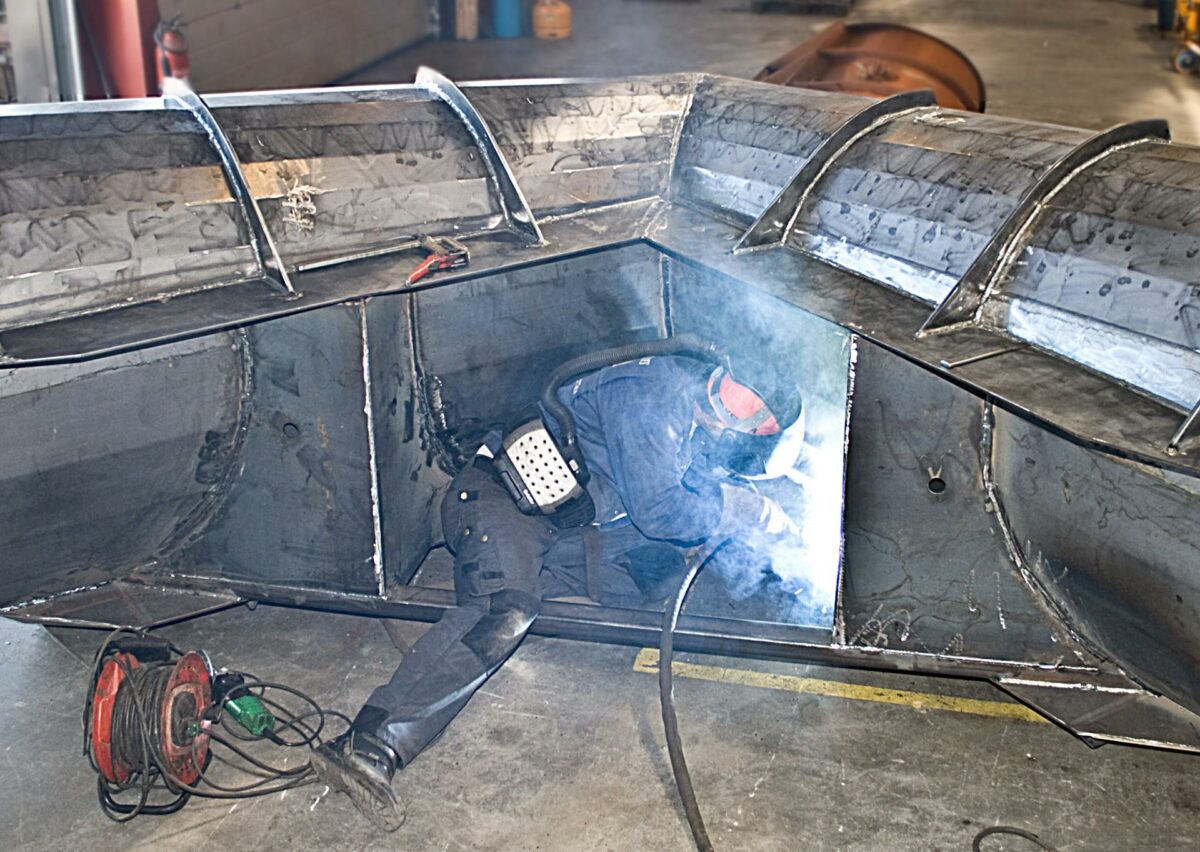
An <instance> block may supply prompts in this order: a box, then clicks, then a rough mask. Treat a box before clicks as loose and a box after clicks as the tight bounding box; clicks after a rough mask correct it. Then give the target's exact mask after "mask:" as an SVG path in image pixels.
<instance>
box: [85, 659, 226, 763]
mask: <svg viewBox="0 0 1200 852" xmlns="http://www.w3.org/2000/svg"><path fill="white" fill-rule="evenodd" d="M118 647H119V643H114V644H113V646H111V648H118ZM106 653H107V654H108V656H107V658H106V659H105V660H104V663H103V666H102V668H101V669H100V673H99V675H98V676H97V678H96V686H95V689H94V690H93V693H92V706H91V715H90V724H89V733H90V738H89V743H90V747H91V752H92V756H93V758H94V760H95V762H96V768H97V770H99V772H100V775H101V776H102V777H103V778H104V779H105V780H106V781H108V782H109V783H111V784H125V783H127V782H128V781H129V780H130V778H131V777H132V776H133V774H134V772H135V771H139V770H145V769H148V768H149V767H137V766H132V765H130V764H129V763H128V757H129V755H130V754H136V753H137V749H138V748H139V746H136V745H135V744H134V743H122V744H121V745H120V746H118V747H117V748H115V749H114V746H113V732H114V729H113V717H114V715H115V710H116V707H117V698H118V696H119V695H120V694H121V691H122V689H123V688H124V689H131V688H132V686H131V684H130V683H129V680H130V678H131V676H132V672H134V671H137V670H138V669H139V668H142V662H141V660H139V658H138V657H137V655H136V654H134V653H129V652H126V651H121V650H117V651H116V652H115V653H109V652H108V651H106ZM162 696H163V698H162V701H161V703H160V705H159V706H157V707H149V706H147V707H144V708H143V709H144V710H145V712H146V714H147V715H149V714H157V715H158V731H159V736H160V741H159V742H158V743H155V744H152V747H155V746H156V747H157V751H158V754H159V757H160V759H161V760H162V763H163V765H164V768H165V769H166V770H167V771H168V780H169V781H171V782H174V783H176V784H184V785H187V786H189V787H190V786H194V785H195V784H196V782H197V781H199V780H200V773H201V769H202V767H203V766H204V764H205V763H206V762H207V759H208V746H209V735H208V728H207V725H206V724H205V722H204V714H205V713H206V712H207V710H208V709H209V707H211V706H212V680H211V677H210V675H209V667H208V663H207V661H206V660H205V659H204V657H203V656H202V655H201V654H199V653H197V652H195V651H189V652H188V653H186V654H183V655H182V656H181V657H179V659H178V660H176V661H175V663H174V665H173V666H172V668H171V672H170V675H169V676H168V678H167V684H166V688H165V690H164V691H163V692H162ZM123 700H125V701H132V700H133V696H132V695H128V696H125V698H124V699H123ZM143 700H145V699H143ZM149 721H150V720H147V723H149ZM118 736H120V735H118Z"/></svg>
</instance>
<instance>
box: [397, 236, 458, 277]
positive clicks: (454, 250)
mask: <svg viewBox="0 0 1200 852" xmlns="http://www.w3.org/2000/svg"><path fill="white" fill-rule="evenodd" d="M421 248H423V249H425V251H427V252H429V257H427V258H425V259H424V260H423V261H421V264H420V265H419V266H418V267H417V268H416V269H414V270H413V271H412V273H411V274H410V275H409V276H408V279H407V280H406V281H405V283H406V284H415V283H416V282H418V281H420V280H421V279H422V278H424V277H425V276H426V275H428V274H429V273H430V272H441V271H442V270H444V269H457V268H458V267H460V266H466V265H467V264H468V263H470V262H471V253H470V252H469V251H467V247H466V246H465V245H463V244H462V243H460V242H459V241H458V240H456V239H454V238H453V237H421Z"/></svg>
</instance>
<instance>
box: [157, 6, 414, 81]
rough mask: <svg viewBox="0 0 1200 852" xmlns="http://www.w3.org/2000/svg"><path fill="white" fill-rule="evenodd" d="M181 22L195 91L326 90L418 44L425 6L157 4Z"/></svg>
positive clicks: (170, 16)
mask: <svg viewBox="0 0 1200 852" xmlns="http://www.w3.org/2000/svg"><path fill="white" fill-rule="evenodd" d="M158 6H159V12H160V14H161V15H162V17H163V19H164V20H167V19H170V18H172V17H174V16H175V15H180V16H182V19H183V22H184V24H185V25H186V29H185V32H186V34H187V39H188V45H189V48H190V53H191V79H192V83H193V84H194V85H195V86H196V88H197V90H199V91H202V92H204V91H208V92H213V91H240V90H246V89H274V88H284V87H298V86H316V85H322V84H325V83H329V82H330V81H332V80H336V79H337V78H339V77H342V76H344V75H346V74H348V73H349V72H351V71H353V70H355V69H357V68H361V67H362V66H364V65H366V64H367V63H369V62H371V61H372V60H374V59H377V58H379V57H381V56H384V55H385V54H388V53H391V52H392V51H394V50H398V49H400V48H402V47H406V46H408V45H410V44H413V43H414V42H417V41H420V40H421V39H422V38H424V37H425V36H426V34H427V33H428V31H429V7H428V3H427V2H426V0H339V2H328V0H159V4H158Z"/></svg>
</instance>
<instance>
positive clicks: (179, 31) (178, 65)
mask: <svg viewBox="0 0 1200 852" xmlns="http://www.w3.org/2000/svg"><path fill="white" fill-rule="evenodd" d="M154 67H155V68H156V69H157V72H158V73H157V76H158V90H159V91H160V92H161V91H162V81H163V78H164V77H176V78H178V79H180V80H186V79H187V78H188V45H187V36H185V35H184V34H183V24H182V23H181V22H180V20H179V17H178V16H176V17H174V18H172V19H171V20H169V21H159V22H158V26H157V27H155V28H154Z"/></svg>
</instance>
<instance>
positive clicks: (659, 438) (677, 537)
mask: <svg viewBox="0 0 1200 852" xmlns="http://www.w3.org/2000/svg"><path fill="white" fill-rule="evenodd" d="M621 402H622V403H623V404H622V405H621V406H620V408H619V411H620V414H619V416H613V417H611V418H606V420H609V421H611V422H605V424H604V425H605V434H606V437H607V444H608V450H609V457H610V460H611V463H612V468H613V474H614V477H615V479H616V485H617V488H618V491H619V493H620V495H621V499H622V502H623V503H624V504H625V510H626V511H627V512H628V513H629V519H630V520H631V521H632V522H633V524H634V526H636V527H637V528H638V530H640V531H641V533H642V534H643V535H644V536H646V537H647V538H653V539H659V540H662V541H672V542H680V543H698V542H702V541H705V540H706V539H708V538H709V537H710V536H711V535H712V533H713V531H714V530H715V529H716V528H717V524H718V522H719V521H720V518H721V508H722V500H721V491H720V488H719V487H718V486H717V484H716V483H705V484H701V485H698V486H696V487H695V488H688V487H686V486H684V484H683V478H684V474H685V473H686V472H687V471H686V468H683V469H681V466H680V465H681V449H682V448H683V445H684V444H685V442H686V441H687V440H688V436H689V433H690V431H691V426H692V411H691V403H690V402H689V401H687V400H686V398H683V397H679V396H678V395H677V398H676V399H671V398H667V399H663V398H662V395H661V394H660V395H658V396H657V397H655V398H644V399H639V398H635V399H622V400H621ZM614 410H617V409H614Z"/></svg>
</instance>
